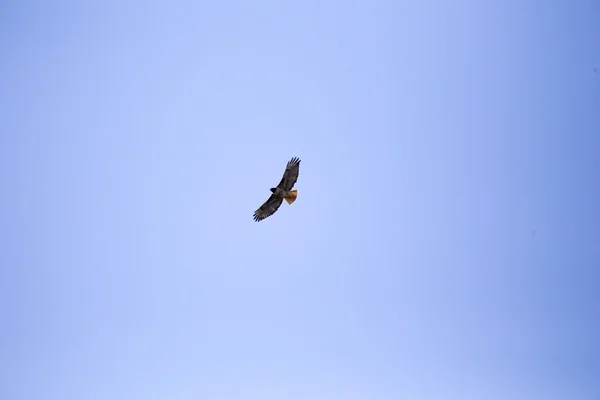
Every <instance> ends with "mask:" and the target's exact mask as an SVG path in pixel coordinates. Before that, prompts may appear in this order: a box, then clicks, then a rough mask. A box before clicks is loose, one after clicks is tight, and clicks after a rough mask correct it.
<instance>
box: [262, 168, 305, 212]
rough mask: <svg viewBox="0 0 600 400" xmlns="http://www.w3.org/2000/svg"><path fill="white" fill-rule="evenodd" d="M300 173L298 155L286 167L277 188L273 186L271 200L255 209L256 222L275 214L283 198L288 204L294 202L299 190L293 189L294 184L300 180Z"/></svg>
mask: <svg viewBox="0 0 600 400" xmlns="http://www.w3.org/2000/svg"><path fill="white" fill-rule="evenodd" d="M299 173H300V159H299V158H298V157H294V158H292V159H291V160H290V161H289V162H288V163H287V166H286V168H285V172H284V173H283V177H282V178H281V182H279V185H277V187H276V188H271V192H272V193H273V194H272V195H271V197H269V200H267V201H266V202H265V204H263V205H262V206H260V208H259V209H258V210H256V211H254V220H255V221H256V222H258V221H262V220H263V219H265V218H267V217H269V216H271V215H273V214H275V211H277V209H278V208H279V206H281V203H282V202H283V199H285V201H287V203H288V204H290V205H291V204H292V203H293V202H294V201H296V198H297V197H298V191H297V190H291V189H292V188H293V187H294V184H295V183H296V181H297V180H298V174H299Z"/></svg>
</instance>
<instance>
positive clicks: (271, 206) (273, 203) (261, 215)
mask: <svg viewBox="0 0 600 400" xmlns="http://www.w3.org/2000/svg"><path fill="white" fill-rule="evenodd" d="M282 202H283V198H281V197H277V196H275V195H274V194H272V195H271V197H269V200H267V201H265V203H264V204H263V205H262V206H260V208H259V209H258V210H256V211H254V220H255V221H256V222H258V221H262V220H263V219H265V218H267V217H270V216H271V215H273V214H275V211H277V209H279V206H281V203H282Z"/></svg>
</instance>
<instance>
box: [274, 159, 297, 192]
mask: <svg viewBox="0 0 600 400" xmlns="http://www.w3.org/2000/svg"><path fill="white" fill-rule="evenodd" d="M298 175H300V159H299V158H298V157H294V158H292V159H291V160H290V161H288V163H287V166H286V167H285V172H284V173H283V177H282V178H281V181H280V182H279V185H277V187H278V188H280V189H283V190H292V188H293V187H294V185H295V184H296V181H297V180H298Z"/></svg>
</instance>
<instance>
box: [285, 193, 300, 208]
mask: <svg viewBox="0 0 600 400" xmlns="http://www.w3.org/2000/svg"><path fill="white" fill-rule="evenodd" d="M289 193H290V197H286V198H285V201H287V203H288V204H289V205H292V203H293V202H295V201H296V198H297V197H298V191H297V190H290V191H289Z"/></svg>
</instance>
